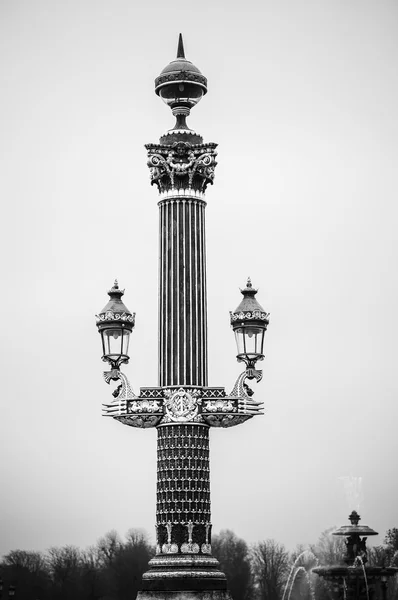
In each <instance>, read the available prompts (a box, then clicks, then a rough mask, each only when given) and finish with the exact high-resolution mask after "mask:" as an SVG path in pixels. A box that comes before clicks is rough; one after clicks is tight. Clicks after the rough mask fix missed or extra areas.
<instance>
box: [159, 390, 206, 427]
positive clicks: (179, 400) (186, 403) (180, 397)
mask: <svg viewBox="0 0 398 600" xmlns="http://www.w3.org/2000/svg"><path fill="white" fill-rule="evenodd" d="M194 393H195V392H194ZM165 395H166V396H167V395H169V397H168V398H166V400H165V407H166V415H167V416H168V417H169V418H170V419H171V420H172V421H175V422H177V423H185V422H187V421H192V419H194V418H195V417H196V415H197V414H198V410H199V401H198V399H197V398H194V397H193V395H191V394H189V393H188V392H187V391H186V390H184V389H183V388H180V389H179V390H177V391H176V392H174V393H173V391H167V392H165Z"/></svg>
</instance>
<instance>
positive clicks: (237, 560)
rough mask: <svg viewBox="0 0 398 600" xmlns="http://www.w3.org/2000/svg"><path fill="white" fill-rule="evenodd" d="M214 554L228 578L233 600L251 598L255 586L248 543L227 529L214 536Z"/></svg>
mask: <svg viewBox="0 0 398 600" xmlns="http://www.w3.org/2000/svg"><path fill="white" fill-rule="evenodd" d="M212 553H213V554H214V556H215V557H216V558H217V559H218V560H219V562H220V565H221V570H222V571H223V572H224V573H225V575H226V576H227V581H228V589H229V591H230V593H231V596H232V598H233V600H245V599H247V598H251V596H252V589H253V586H252V576H251V568H250V556H249V549H248V547H247V544H246V542H245V541H244V540H242V539H241V538H238V536H237V535H235V533H234V532H233V531H230V530H229V529H225V530H223V531H221V532H220V533H219V535H214V536H212Z"/></svg>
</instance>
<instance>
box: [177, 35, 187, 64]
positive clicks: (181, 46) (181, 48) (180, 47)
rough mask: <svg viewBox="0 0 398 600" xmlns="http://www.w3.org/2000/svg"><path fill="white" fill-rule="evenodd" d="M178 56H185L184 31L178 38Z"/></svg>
mask: <svg viewBox="0 0 398 600" xmlns="http://www.w3.org/2000/svg"><path fill="white" fill-rule="evenodd" d="M177 58H185V52H184V42H183V41H182V33H180V35H179V38H178V49H177Z"/></svg>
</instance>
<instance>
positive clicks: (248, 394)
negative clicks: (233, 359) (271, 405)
mask: <svg viewBox="0 0 398 600" xmlns="http://www.w3.org/2000/svg"><path fill="white" fill-rule="evenodd" d="M262 376H263V373H262V371H259V370H257V369H246V370H245V371H243V373H241V374H240V375H239V377H238V379H237V380H236V383H235V385H234V387H233V389H232V391H231V393H230V394H228V395H225V394H224V396H223V397H221V398H217V399H216V400H207V401H205V402H203V409H202V416H203V420H204V421H205V423H207V424H208V425H210V426H211V427H233V426H235V425H240V424H241V423H244V422H245V421H247V420H248V419H251V418H252V417H254V416H256V415H262V414H264V413H263V410H262V406H263V404H264V403H263V402H255V401H254V400H253V398H252V396H253V394H254V392H253V390H252V389H251V388H250V387H249V385H248V384H247V383H246V380H247V379H248V380H253V379H255V380H256V381H257V382H258V381H261V379H262Z"/></svg>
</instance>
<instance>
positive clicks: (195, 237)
mask: <svg viewBox="0 0 398 600" xmlns="http://www.w3.org/2000/svg"><path fill="white" fill-rule="evenodd" d="M205 206H206V203H205V202H204V201H203V200H198V199H195V198H189V197H178V198H172V199H167V200H163V201H161V202H160V203H159V208H160V290H159V321H160V332H159V385H160V386H162V387H163V386H177V385H192V386H204V385H207V305H206V250H205Z"/></svg>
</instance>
